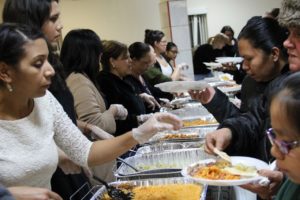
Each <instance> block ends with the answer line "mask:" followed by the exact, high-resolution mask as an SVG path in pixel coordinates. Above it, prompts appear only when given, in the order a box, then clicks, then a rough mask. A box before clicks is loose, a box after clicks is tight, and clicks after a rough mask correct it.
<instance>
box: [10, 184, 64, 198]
mask: <svg viewBox="0 0 300 200" xmlns="http://www.w3.org/2000/svg"><path fill="white" fill-rule="evenodd" d="M8 190H9V192H10V193H11V194H12V195H13V197H14V198H15V199H17V200H45V199H51V200H63V199H62V198H61V197H60V196H59V195H58V194H57V193H55V192H52V191H51V190H49V189H46V188H38V187H27V186H16V187H9V188H8ZM4 199H5V198H4Z"/></svg>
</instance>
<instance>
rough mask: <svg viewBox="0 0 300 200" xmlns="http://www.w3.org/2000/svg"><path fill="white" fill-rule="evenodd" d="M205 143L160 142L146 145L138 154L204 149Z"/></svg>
mask: <svg viewBox="0 0 300 200" xmlns="http://www.w3.org/2000/svg"><path fill="white" fill-rule="evenodd" d="M203 144H204V141H197V142H167V143H165V142H159V143H156V144H152V145H145V146H143V147H140V148H139V149H138V150H137V151H136V154H146V153H155V152H164V151H173V150H179V149H189V148H202V147H203Z"/></svg>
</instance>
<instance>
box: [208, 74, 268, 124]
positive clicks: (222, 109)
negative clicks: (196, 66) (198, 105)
mask: <svg viewBox="0 0 300 200" xmlns="http://www.w3.org/2000/svg"><path fill="white" fill-rule="evenodd" d="M268 83H269V82H257V81H255V80H254V79H253V78H251V77H250V76H246V78H245V79H244V81H243V84H242V88H241V107H240V108H237V107H236V106H235V105H234V104H233V103H231V102H230V101H229V98H228V96H227V95H226V94H224V93H223V92H221V91H220V90H218V89H216V94H215V95H214V97H213V99H212V100H211V102H210V103H208V104H204V105H203V106H204V107H205V108H206V109H207V110H208V111H209V112H210V113H212V114H213V115H214V117H215V118H216V119H217V121H218V122H219V123H222V122H223V121H224V120H225V119H227V118H231V117H235V116H238V115H239V114H241V113H244V112H247V111H248V110H249V107H250V105H251V103H252V102H253V99H255V98H256V97H257V96H259V95H261V94H262V93H263V92H264V90H265V88H266V87H267V85H268ZM220 105H222V106H220Z"/></svg>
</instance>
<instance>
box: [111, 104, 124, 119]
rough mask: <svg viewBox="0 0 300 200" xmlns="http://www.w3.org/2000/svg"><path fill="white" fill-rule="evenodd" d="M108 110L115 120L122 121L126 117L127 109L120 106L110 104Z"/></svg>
mask: <svg viewBox="0 0 300 200" xmlns="http://www.w3.org/2000/svg"><path fill="white" fill-rule="evenodd" d="M109 110H113V113H114V116H115V119H119V120H124V119H126V117H127V115H128V111H127V109H126V108H125V107H124V106H123V105H121V104H111V105H110V107H109Z"/></svg>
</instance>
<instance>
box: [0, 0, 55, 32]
mask: <svg viewBox="0 0 300 200" xmlns="http://www.w3.org/2000/svg"><path fill="white" fill-rule="evenodd" d="M52 1H56V2H59V0H6V1H5V4H4V8H3V13H2V19H3V21H4V22H14V23H20V24H27V25H29V26H35V27H37V28H41V27H42V26H43V24H44V23H45V21H46V20H48V19H49V17H50V12H51V2H52Z"/></svg>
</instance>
